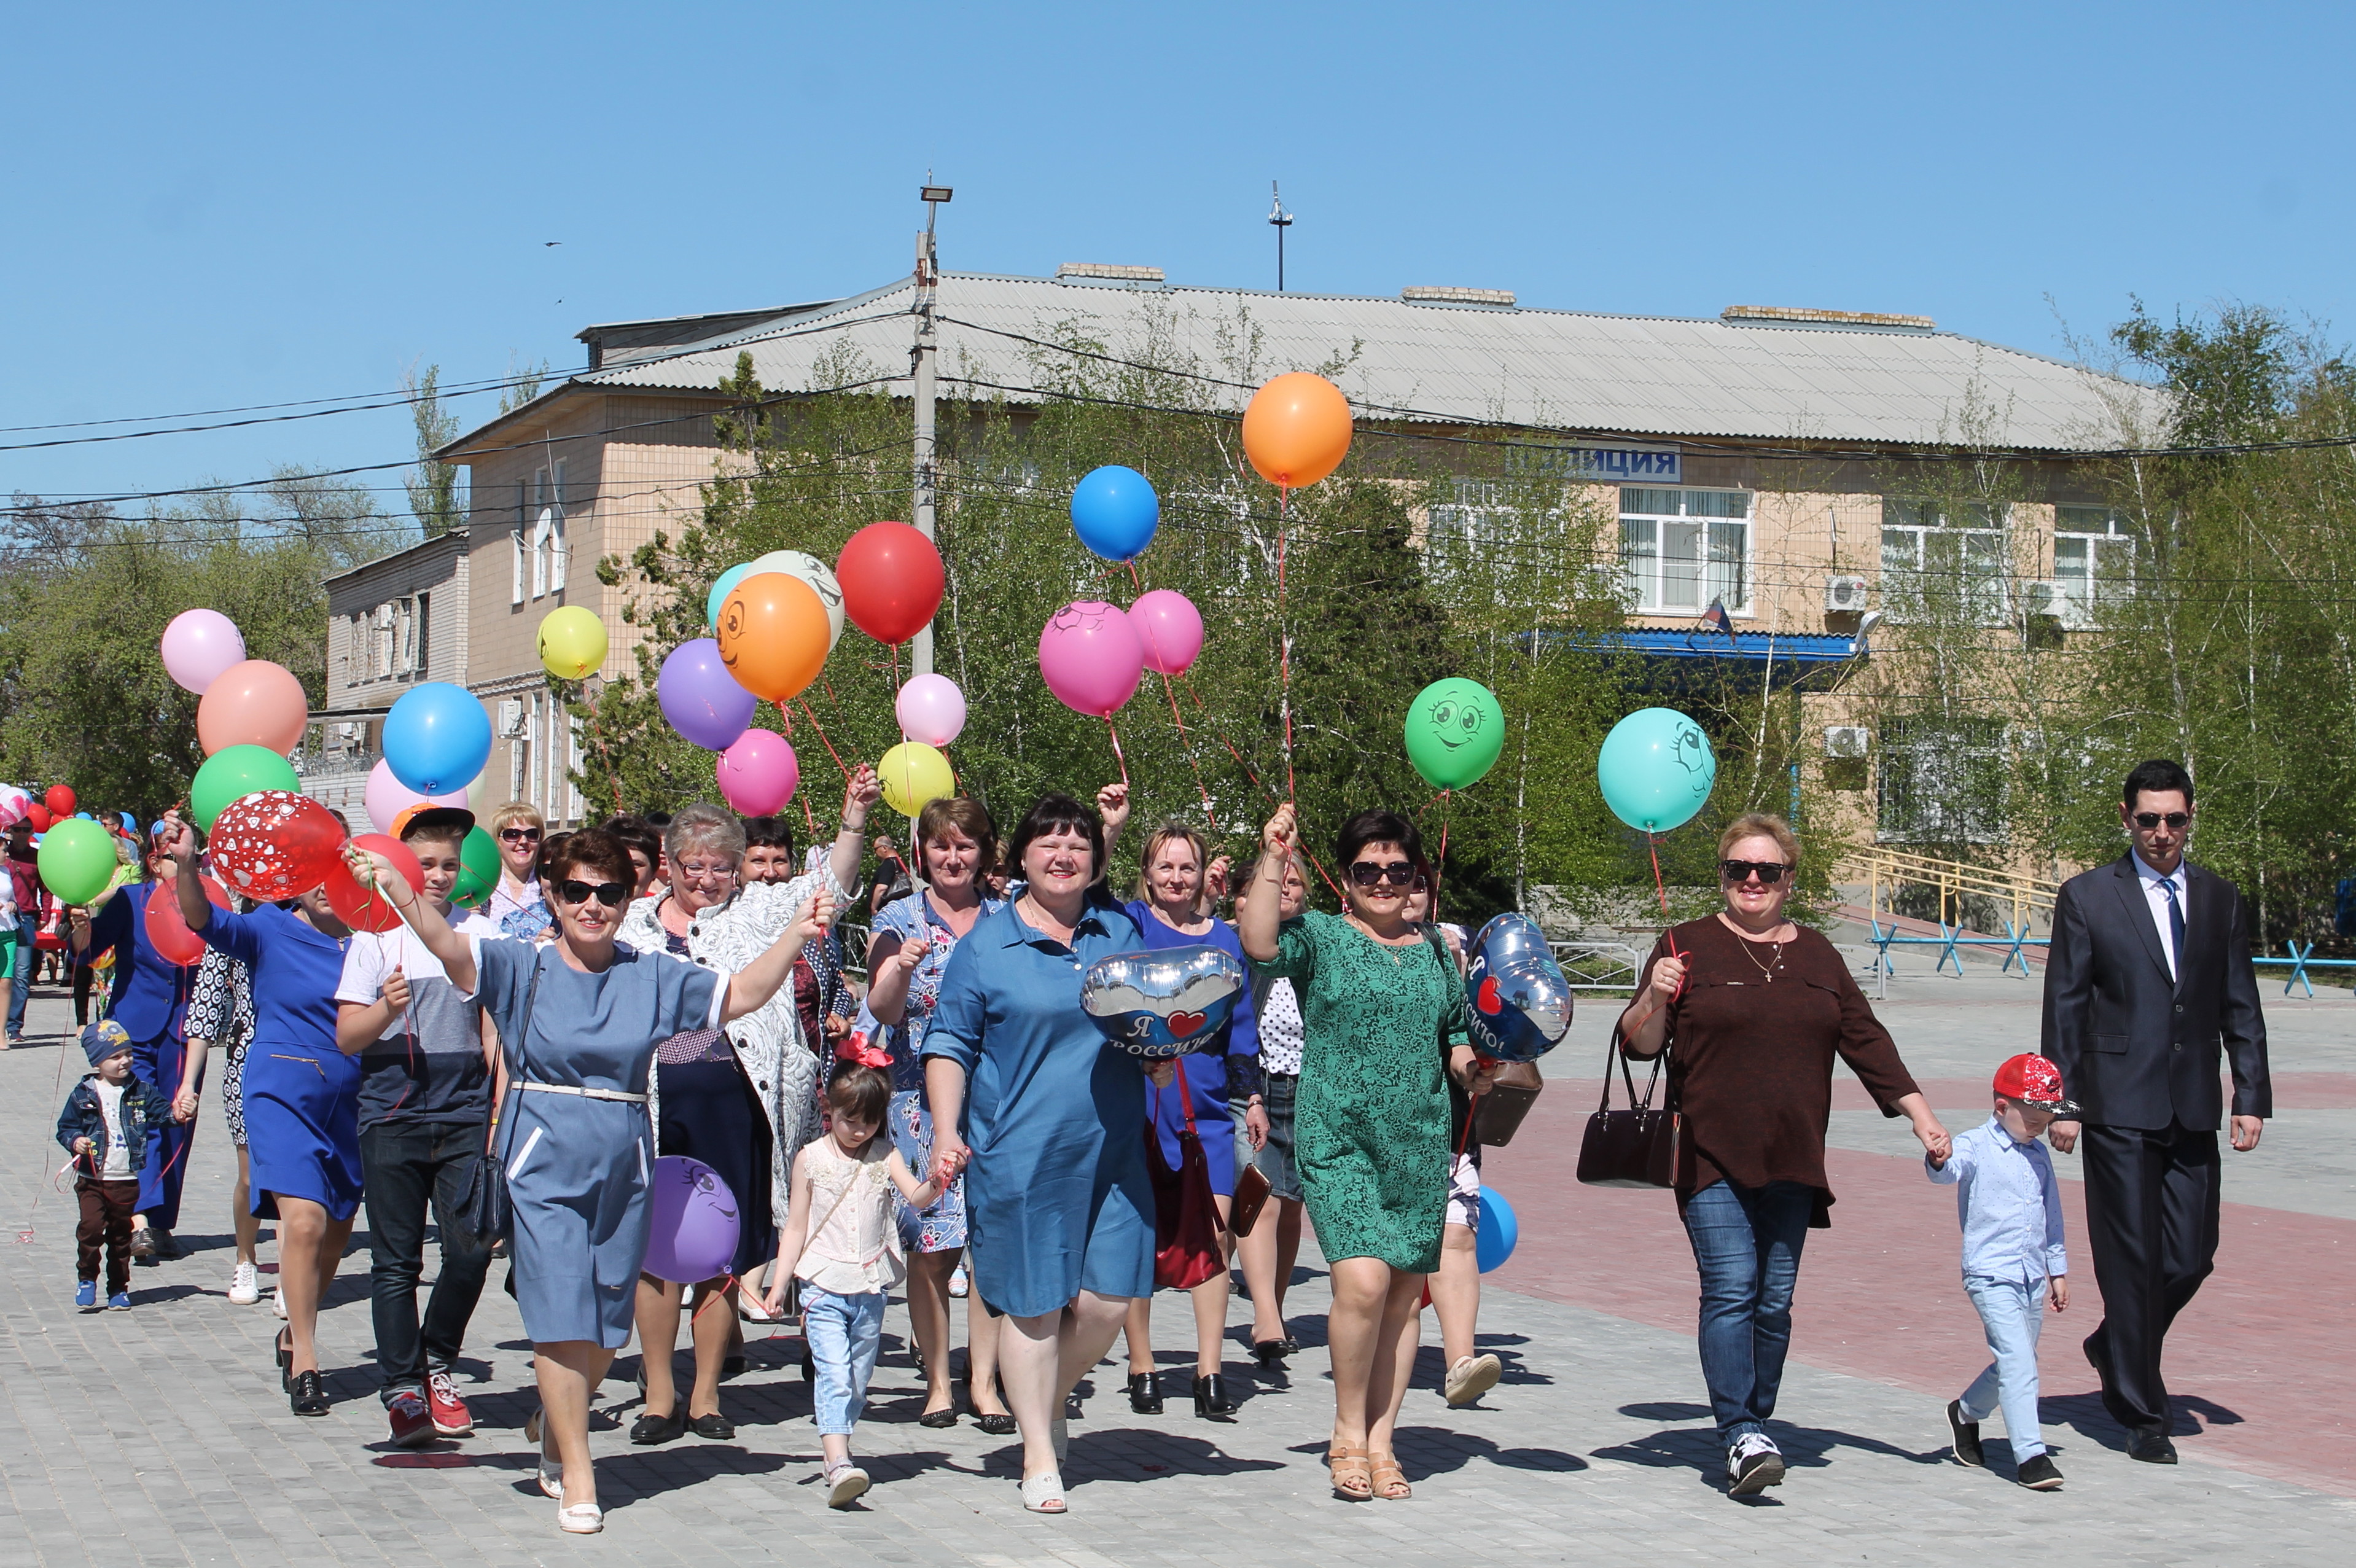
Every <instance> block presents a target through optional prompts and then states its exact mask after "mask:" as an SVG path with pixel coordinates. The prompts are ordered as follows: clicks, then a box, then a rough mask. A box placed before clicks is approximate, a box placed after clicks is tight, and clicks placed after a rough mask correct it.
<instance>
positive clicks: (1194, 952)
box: [1080, 947, 1244, 1058]
mask: <svg viewBox="0 0 2356 1568" xmlns="http://www.w3.org/2000/svg"><path fill="white" fill-rule="evenodd" d="M1243 989H1244V966H1243V962H1242V961H1241V960H1239V959H1237V957H1236V955H1235V954H1233V953H1231V952H1227V951H1226V950H1222V949H1219V948H1215V947H1184V948H1159V949H1155V950H1151V951H1145V952H1120V953H1115V954H1113V955H1112V956H1111V957H1110V958H1100V959H1098V960H1097V961H1096V962H1094V963H1092V964H1090V965H1088V972H1087V974H1085V975H1083V976H1082V977H1081V979H1080V1005H1081V1006H1082V1007H1084V1008H1086V1009H1087V1015H1088V1016H1089V1017H1091V1018H1093V1019H1095V1020H1096V1025H1097V1027H1098V1028H1099V1029H1102V1030H1103V1031H1104V1033H1105V1038H1107V1039H1108V1040H1110V1041H1111V1042H1112V1043H1113V1044H1114V1045H1116V1046H1119V1047H1120V1048H1121V1049H1122V1050H1125V1051H1127V1052H1129V1053H1130V1055H1132V1056H1140V1057H1154V1058H1161V1057H1183V1056H1185V1055H1186V1054H1188V1053H1189V1052H1191V1051H1194V1050H1197V1049H1199V1048H1201V1047H1202V1045H1203V1043H1204V1042H1205V1041H1206V1040H1208V1039H1210V1038H1211V1037H1212V1036H1215V1035H1216V1034H1217V1033H1218V1032H1219V1031H1220V1030H1222V1029H1224V1028H1226V1026H1227V1019H1228V1018H1229V1017H1230V1016H1231V1015H1233V1014H1234V1012H1235V1010H1236V998H1237V997H1238V996H1240V995H1242V994H1243Z"/></svg>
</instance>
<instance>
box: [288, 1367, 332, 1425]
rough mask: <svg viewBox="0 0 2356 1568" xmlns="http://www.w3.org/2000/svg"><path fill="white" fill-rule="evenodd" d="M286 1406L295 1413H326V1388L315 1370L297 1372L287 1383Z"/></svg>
mask: <svg viewBox="0 0 2356 1568" xmlns="http://www.w3.org/2000/svg"><path fill="white" fill-rule="evenodd" d="M286 1393H287V1398H286V1404H287V1408H288V1409H290V1410H292V1411H293V1412H295V1414H296V1415H325V1414H327V1385H326V1383H325V1382H324V1381H323V1380H321V1379H320V1377H319V1374H318V1373H316V1372H297V1373H295V1376H294V1378H293V1380H291V1381H290V1382H289V1383H288V1385H287V1391H286Z"/></svg>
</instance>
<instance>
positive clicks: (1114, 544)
mask: <svg viewBox="0 0 2356 1568" xmlns="http://www.w3.org/2000/svg"><path fill="white" fill-rule="evenodd" d="M1161 526H1162V498H1160V497H1159V496H1157V495H1155V494H1154V493H1153V487H1152V486H1151V485H1150V484H1148V483H1146V481H1145V476H1144V475H1143V474H1141V473H1139V472H1138V471H1137V470H1136V469H1134V468H1124V467H1121V466H1120V465H1119V464H1118V463H1113V464H1108V465H1107V466H1106V467H1101V468H1098V469H1096V470H1095V471H1094V472H1092V473H1090V474H1089V475H1088V477H1087V478H1084V479H1082V480H1081V481H1080V482H1079V483H1078V484H1077V485H1075V486H1074V487H1072V532H1075V533H1076V534H1078V535H1079V536H1080V542H1081V543H1083V544H1085V545H1087V547H1088V548H1089V549H1090V550H1093V551H1095V552H1096V553H1098V554H1099V555H1101V556H1103V557H1104V558H1105V559H1106V560H1108V561H1134V560H1136V559H1137V558H1138V557H1139V556H1140V555H1142V554H1144V553H1145V547H1146V546H1147V545H1149V544H1151V543H1152V542H1153V531H1154V530H1155V529H1157V528H1159V527H1161Z"/></svg>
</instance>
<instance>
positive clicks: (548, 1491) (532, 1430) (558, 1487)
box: [523, 1410, 605, 1534]
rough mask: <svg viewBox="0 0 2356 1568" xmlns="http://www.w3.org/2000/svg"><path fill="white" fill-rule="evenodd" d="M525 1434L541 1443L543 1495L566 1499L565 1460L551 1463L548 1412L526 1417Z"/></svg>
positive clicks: (559, 1514)
mask: <svg viewBox="0 0 2356 1568" xmlns="http://www.w3.org/2000/svg"><path fill="white" fill-rule="evenodd" d="M523 1434H524V1436H525V1437H527V1438H529V1439H530V1440H531V1441H532V1442H534V1443H537V1444H540V1490H541V1496H542V1497H545V1498H549V1499H550V1500H551V1501H552V1502H560V1503H561V1502H562V1501H563V1500H564V1461H563V1460H562V1459H557V1460H556V1462H555V1463H554V1464H550V1463H549V1461H550V1460H551V1459H552V1458H554V1455H552V1454H550V1453H549V1451H548V1440H549V1438H550V1436H551V1435H552V1434H551V1433H550V1432H549V1430H548V1421H547V1416H546V1412H543V1411H538V1410H535V1411H533V1412H531V1414H530V1415H529V1416H527V1417H525V1418H524V1423H523ZM557 1522H558V1523H560V1524H562V1523H563V1522H564V1520H563V1510H562V1509H559V1510H558V1512H557ZM564 1528H565V1529H567V1530H571V1529H572V1528H573V1527H572V1526H571V1525H565V1527H564ZM592 1528H593V1529H595V1530H603V1529H604V1528H605V1526H603V1525H596V1526H594V1527H592ZM579 1533H584V1534H585V1533H588V1532H587V1531H582V1532H579Z"/></svg>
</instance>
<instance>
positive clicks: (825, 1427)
mask: <svg viewBox="0 0 2356 1568" xmlns="http://www.w3.org/2000/svg"><path fill="white" fill-rule="evenodd" d="M891 1060H892V1058H891V1055H890V1053H888V1052H886V1051H884V1050H883V1049H882V1048H881V1047H874V1046H870V1045H869V1044H868V1043H867V1039H866V1036H863V1035H853V1036H851V1038H850V1039H848V1040H847V1041H845V1042H844V1043H843V1045H842V1046H841V1048H840V1049H839V1050H838V1051H837V1052H836V1055H835V1060H834V1070H833V1071H832V1072H830V1073H829V1074H828V1075H827V1080H826V1105H827V1111H828V1112H829V1116H830V1126H829V1128H828V1131H827V1135H826V1136H825V1137H823V1138H820V1139H819V1140H818V1142H816V1143H814V1144H809V1145H807V1146H806V1147H804V1148H803V1150H802V1152H801V1153H800V1154H798V1155H795V1156H794V1174H793V1179H792V1186H791V1187H790V1189H789V1191H788V1193H787V1220H786V1225H785V1229H784V1230H782V1231H780V1232H779V1233H778V1237H777V1266H776V1269H775V1270H773V1271H771V1273H770V1280H771V1283H770V1285H769V1290H768V1294H767V1296H766V1299H765V1301H764V1303H763V1305H764V1306H765V1307H766V1310H767V1311H768V1312H769V1314H770V1315H771V1316H776V1314H777V1313H778V1312H780V1311H781V1310H782V1309H783V1307H784V1304H785V1299H786V1282H787V1280H788V1279H793V1280H798V1281H799V1282H800V1283H801V1304H802V1334H803V1336H804V1337H805V1338H807V1339H808V1340H809V1349H810V1358H811V1359H812V1360H813V1361H814V1362H815V1363H816V1365H817V1369H818V1381H817V1391H816V1394H815V1395H814V1397H813V1402H814V1404H815V1405H816V1407H817V1409H816V1414H817V1417H818V1431H819V1443H820V1444H822V1445H823V1446H824V1447H825V1449H826V1486H827V1498H826V1500H827V1503H828V1506H830V1507H832V1508H838V1509H841V1508H849V1507H850V1506H851V1500H852V1499H853V1498H857V1497H858V1496H859V1495H860V1494H861V1493H862V1492H864V1491H865V1490H867V1487H868V1485H869V1482H868V1477H867V1472H866V1471H864V1470H862V1469H861V1468H860V1467H859V1466H856V1465H854V1464H852V1463H851V1426H852V1425H853V1423H856V1422H857V1421H858V1419H859V1412H860V1411H861V1410H862V1409H863V1408H864V1407H865V1405H866V1403H867V1382H868V1380H869V1379H870V1378H871V1377H873V1375H874V1372H875V1350H876V1346H877V1344H878V1342H879V1341H880V1339H881V1337H882V1334H883V1293H884V1292H885V1291H886V1290H888V1289H889V1288H890V1287H891V1286H893V1285H894V1284H897V1283H899V1282H900V1280H901V1279H902V1277H903V1276H905V1273H907V1265H906V1262H905V1259H904V1258H903V1257H902V1255H901V1251H900V1225H899V1219H898V1216H897V1215H896V1214H895V1213H894V1208H893V1204H892V1189H893V1188H894V1187H897V1188H898V1189H899V1191H900V1196H901V1197H903V1198H905V1199H906V1200H907V1204H908V1207H909V1208H911V1209H923V1208H928V1207H930V1205H931V1204H932V1203H933V1201H934V1200H935V1199H936V1198H937V1197H939V1196H940V1192H939V1189H938V1188H937V1187H935V1186H934V1184H933V1183H931V1182H929V1181H926V1182H920V1181H918V1180H917V1179H916V1174H915V1173H914V1172H913V1171H911V1170H909V1169H908V1162H907V1161H905V1160H904V1159H902V1158H901V1157H900V1155H899V1154H898V1153H897V1152H896V1151H894V1149H893V1147H892V1141H891V1140H890V1139H889V1138H885V1137H883V1136H882V1133H883V1119H884V1113H885V1112H887V1111H888V1110H889V1109H890V1106H891V1103H892V1078H891V1070H890V1069H891ZM813 1205H815V1206H816V1208H815V1210H813V1208H812V1206H813ZM813 1212H815V1213H816V1215H817V1218H816V1219H812V1218H811V1215H812V1213H813Z"/></svg>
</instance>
